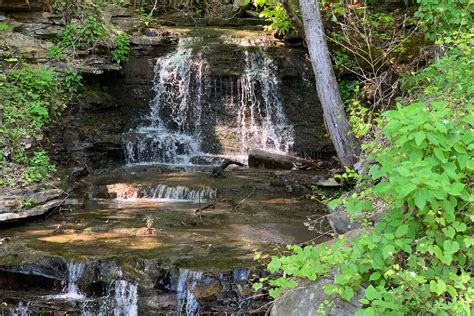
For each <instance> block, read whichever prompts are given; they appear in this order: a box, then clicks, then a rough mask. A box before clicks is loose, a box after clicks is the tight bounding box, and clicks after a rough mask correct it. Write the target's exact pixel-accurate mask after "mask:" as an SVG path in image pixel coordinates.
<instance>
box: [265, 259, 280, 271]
mask: <svg viewBox="0 0 474 316" xmlns="http://www.w3.org/2000/svg"><path fill="white" fill-rule="evenodd" d="M267 268H268V271H270V272H272V273H274V272H276V271H278V270H279V269H280V268H281V261H280V258H278V257H276V256H275V257H272V261H271V262H270V263H269V264H268V266H267Z"/></svg>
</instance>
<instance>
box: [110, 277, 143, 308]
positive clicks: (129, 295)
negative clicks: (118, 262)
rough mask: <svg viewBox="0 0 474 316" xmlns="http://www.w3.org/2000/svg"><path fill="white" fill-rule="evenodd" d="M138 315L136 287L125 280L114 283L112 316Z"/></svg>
mask: <svg viewBox="0 0 474 316" xmlns="http://www.w3.org/2000/svg"><path fill="white" fill-rule="evenodd" d="M136 315H138V294H137V286H136V285H135V284H132V283H130V282H127V281H125V280H118V281H116V282H115V308H114V316H136Z"/></svg>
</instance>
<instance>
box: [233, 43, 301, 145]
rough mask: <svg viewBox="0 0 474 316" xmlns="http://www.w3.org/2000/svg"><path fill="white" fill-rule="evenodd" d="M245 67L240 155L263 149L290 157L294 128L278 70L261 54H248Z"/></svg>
mask: <svg viewBox="0 0 474 316" xmlns="http://www.w3.org/2000/svg"><path fill="white" fill-rule="evenodd" d="M245 64H246V68H245V74H244V75H243V76H242V77H241V78H240V79H239V80H238V87H237V89H238V101H237V102H238V103H239V111H238V119H239V123H240V152H241V154H245V153H247V152H248V151H249V150H250V149H253V148H260V149H266V150H273V151H277V152H283V153H287V152H289V151H290V149H291V146H292V145H293V128H292V126H290V125H289V124H288V122H287V119H286V116H285V114H284V112H283V104H282V101H281V95H280V81H279V79H278V76H277V74H276V67H275V65H274V63H273V61H272V59H271V58H270V57H269V56H268V55H267V54H265V53H264V52H263V51H261V50H258V51H253V52H249V51H245ZM257 91H259V92H260V95H259V94H257ZM258 120H260V122H259V121H258Z"/></svg>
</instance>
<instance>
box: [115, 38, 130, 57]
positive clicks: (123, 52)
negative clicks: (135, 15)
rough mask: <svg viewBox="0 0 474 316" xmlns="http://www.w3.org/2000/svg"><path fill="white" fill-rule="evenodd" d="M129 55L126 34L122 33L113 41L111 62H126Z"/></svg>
mask: <svg viewBox="0 0 474 316" xmlns="http://www.w3.org/2000/svg"><path fill="white" fill-rule="evenodd" d="M129 53H130V43H129V41H128V35H127V33H122V34H120V35H119V36H117V38H116V39H115V48H114V50H113V52H112V60H113V61H114V62H116V63H117V64H120V63H122V62H124V61H125V60H127V56H128V54H129Z"/></svg>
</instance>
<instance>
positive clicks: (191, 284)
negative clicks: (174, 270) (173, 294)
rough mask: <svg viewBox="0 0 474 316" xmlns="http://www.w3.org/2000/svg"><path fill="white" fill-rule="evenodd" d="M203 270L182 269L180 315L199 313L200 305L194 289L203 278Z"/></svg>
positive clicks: (180, 276) (179, 279) (179, 284)
mask: <svg viewBox="0 0 474 316" xmlns="http://www.w3.org/2000/svg"><path fill="white" fill-rule="evenodd" d="M202 276H203V273H202V272H195V271H189V270H180V272H179V278H178V288H177V292H178V304H177V306H178V309H177V315H178V316H194V315H199V310H200V305H199V302H198V301H197V300H196V298H195V297H194V294H193V290H194V288H195V287H196V285H197V282H199V281H200V280H201V279H202Z"/></svg>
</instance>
